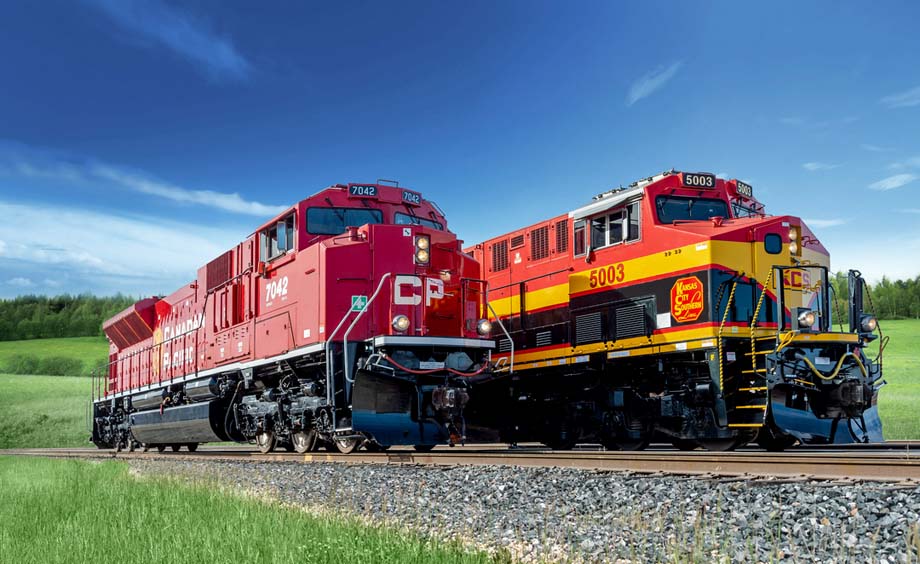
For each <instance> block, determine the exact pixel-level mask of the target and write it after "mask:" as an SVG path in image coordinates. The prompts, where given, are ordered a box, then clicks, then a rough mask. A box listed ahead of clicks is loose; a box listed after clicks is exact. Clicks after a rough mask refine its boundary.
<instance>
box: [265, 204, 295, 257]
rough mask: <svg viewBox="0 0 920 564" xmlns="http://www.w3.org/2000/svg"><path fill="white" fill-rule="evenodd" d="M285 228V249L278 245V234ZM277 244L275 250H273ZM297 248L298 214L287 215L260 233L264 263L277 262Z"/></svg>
mask: <svg viewBox="0 0 920 564" xmlns="http://www.w3.org/2000/svg"><path fill="white" fill-rule="evenodd" d="M282 227H283V228H284V233H285V236H284V239H285V241H284V248H281V246H280V245H278V233H279V231H280V230H281V228H282ZM272 243H275V249H272ZM296 248H297V212H293V211H292V212H291V213H288V214H285V215H284V216H282V217H281V218H279V219H278V220H277V221H276V222H275V223H273V224H272V225H270V226H269V227H266V228H265V229H263V230H261V231H260V232H259V252H260V253H261V257H262V262H266V263H268V262H272V261H275V260H277V259H279V258H281V257H283V256H285V255H286V254H288V253H289V252H291V251H292V250H294V249H296Z"/></svg>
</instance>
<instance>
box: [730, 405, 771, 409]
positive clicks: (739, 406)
mask: <svg viewBox="0 0 920 564" xmlns="http://www.w3.org/2000/svg"><path fill="white" fill-rule="evenodd" d="M766 408H767V406H766V405H736V406H735V409H766Z"/></svg>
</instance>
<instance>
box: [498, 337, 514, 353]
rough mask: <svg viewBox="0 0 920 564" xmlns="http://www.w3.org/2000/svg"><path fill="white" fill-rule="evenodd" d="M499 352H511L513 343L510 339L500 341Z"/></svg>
mask: <svg viewBox="0 0 920 564" xmlns="http://www.w3.org/2000/svg"><path fill="white" fill-rule="evenodd" d="M498 352H511V341H509V340H508V339H501V340H500V341H498Z"/></svg>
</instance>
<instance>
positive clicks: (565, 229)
mask: <svg viewBox="0 0 920 564" xmlns="http://www.w3.org/2000/svg"><path fill="white" fill-rule="evenodd" d="M568 249H569V220H567V219H561V220H559V221H557V222H556V252H557V253H564V252H566V251H567V250H568Z"/></svg>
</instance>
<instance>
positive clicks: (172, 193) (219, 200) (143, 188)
mask: <svg viewBox="0 0 920 564" xmlns="http://www.w3.org/2000/svg"><path fill="white" fill-rule="evenodd" d="M92 173H93V174H94V175H95V176H98V177H100V178H104V179H106V180H109V181H112V182H114V183H116V184H120V185H121V186H124V187H126V188H130V189H131V190H135V191H137V192H141V193H144V194H150V195H151V196H159V197H161V198H166V199H168V200H173V201H175V202H183V203H189V204H199V205H203V206H210V207H212V208H217V209H221V210H224V211H229V212H234V213H244V214H249V215H258V216H271V215H276V214H279V213H281V212H282V211H284V210H285V209H287V208H286V207H285V206H272V205H266V204H262V203H259V202H250V201H247V200H244V199H243V198H241V197H240V195H239V194H225V193H223V192H213V191H211V190H189V189H187V188H182V187H180V186H175V185H173V184H167V183H164V182H159V181H156V180H151V179H150V178H148V177H145V176H143V175H140V174H135V173H131V172H127V171H124V170H120V169H118V168H115V167H111V166H105V165H96V166H94V167H93V168H92Z"/></svg>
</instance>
